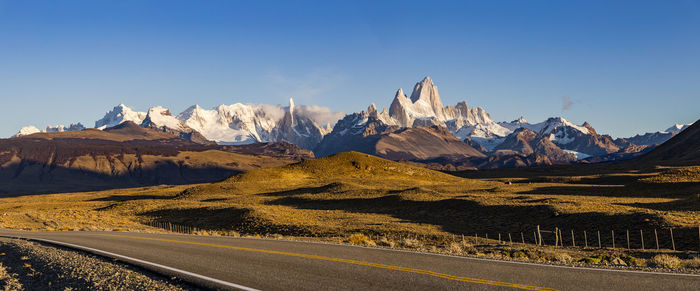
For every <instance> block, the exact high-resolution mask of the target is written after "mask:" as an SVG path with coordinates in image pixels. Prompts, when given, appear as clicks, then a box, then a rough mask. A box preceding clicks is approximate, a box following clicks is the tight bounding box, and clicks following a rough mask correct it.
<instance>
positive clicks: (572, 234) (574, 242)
mask: <svg viewBox="0 0 700 291" xmlns="http://www.w3.org/2000/svg"><path fill="white" fill-rule="evenodd" d="M571 246H572V247H576V239H574V230H573V229H572V230H571Z"/></svg>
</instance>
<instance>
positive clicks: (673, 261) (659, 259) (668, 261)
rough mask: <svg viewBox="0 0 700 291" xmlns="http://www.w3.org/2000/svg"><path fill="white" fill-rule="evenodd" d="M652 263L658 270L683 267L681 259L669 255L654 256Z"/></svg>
mask: <svg viewBox="0 0 700 291" xmlns="http://www.w3.org/2000/svg"><path fill="white" fill-rule="evenodd" d="M650 263H651V264H652V265H653V266H654V267H657V268H669V269H676V268H680V267H681V259H679V258H678V257H676V256H671V255H667V254H661V255H656V256H654V257H653V258H651V261H650Z"/></svg>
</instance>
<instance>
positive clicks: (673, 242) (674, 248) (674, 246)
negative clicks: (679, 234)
mask: <svg viewBox="0 0 700 291" xmlns="http://www.w3.org/2000/svg"><path fill="white" fill-rule="evenodd" d="M668 230H669V231H671V246H672V247H673V250H674V251H675V250H676V242H675V241H674V240H673V228H669V229H668Z"/></svg>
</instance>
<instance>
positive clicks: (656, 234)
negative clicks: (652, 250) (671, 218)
mask: <svg viewBox="0 0 700 291" xmlns="http://www.w3.org/2000/svg"><path fill="white" fill-rule="evenodd" d="M654 239H656V250H657V251H658V250H659V234H658V233H657V232H656V228H654Z"/></svg>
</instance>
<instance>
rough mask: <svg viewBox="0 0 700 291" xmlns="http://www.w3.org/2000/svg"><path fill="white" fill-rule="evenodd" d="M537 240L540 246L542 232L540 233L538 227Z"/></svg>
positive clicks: (538, 227)
mask: <svg viewBox="0 0 700 291" xmlns="http://www.w3.org/2000/svg"><path fill="white" fill-rule="evenodd" d="M537 240H538V241H539V245H542V232H541V231H540V225H539V224H538V225H537Z"/></svg>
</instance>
